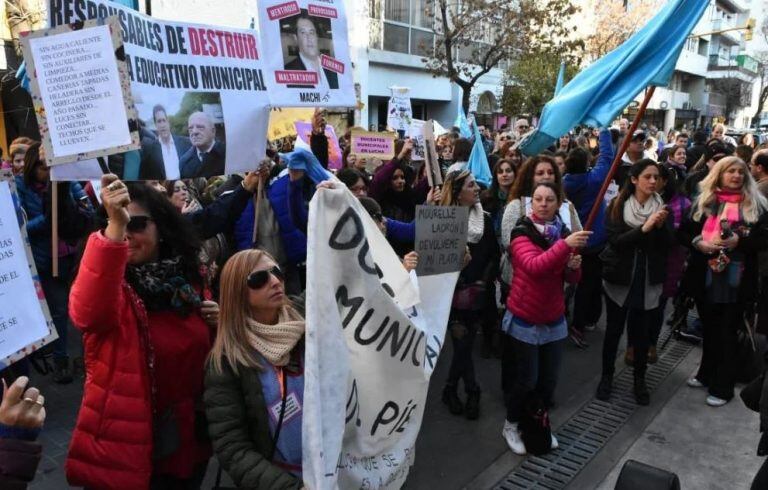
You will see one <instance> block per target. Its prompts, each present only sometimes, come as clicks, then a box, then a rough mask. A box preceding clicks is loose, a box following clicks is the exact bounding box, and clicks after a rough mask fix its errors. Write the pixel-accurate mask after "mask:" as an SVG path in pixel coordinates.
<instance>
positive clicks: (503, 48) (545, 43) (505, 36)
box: [423, 0, 582, 112]
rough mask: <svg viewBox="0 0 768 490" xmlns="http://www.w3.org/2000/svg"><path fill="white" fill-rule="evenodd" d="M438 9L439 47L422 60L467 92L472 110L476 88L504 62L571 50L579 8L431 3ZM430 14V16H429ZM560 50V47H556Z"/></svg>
mask: <svg viewBox="0 0 768 490" xmlns="http://www.w3.org/2000/svg"><path fill="white" fill-rule="evenodd" d="M426 3H427V4H428V5H430V6H431V7H432V8H433V9H434V11H433V12H431V14H432V15H433V16H434V18H435V29H434V32H435V37H436V40H435V48H434V50H428V56H427V57H426V58H424V59H423V61H424V63H425V65H426V68H427V70H429V71H430V72H431V73H432V75H433V76H435V77H446V78H448V79H449V80H450V81H451V82H453V83H455V84H456V85H458V86H459V87H461V90H462V98H461V104H462V107H463V108H464V111H465V112H466V111H467V110H468V109H469V101H470V95H471V94H472V88H473V87H474V86H475V84H476V83H477V81H478V80H479V79H480V78H481V77H482V76H483V75H485V74H487V73H488V72H490V71H491V70H492V69H493V68H495V67H496V66H498V65H499V63H500V62H501V61H503V60H508V61H513V60H517V59H520V58H521V57H522V56H523V55H525V54H526V53H530V52H532V51H554V50H557V49H565V50H570V49H573V48H574V47H577V46H581V45H582V43H581V42H580V41H578V40H573V39H572V37H573V36H572V34H573V31H575V29H576V28H575V26H569V25H568V22H569V20H570V18H571V16H572V15H573V14H575V13H576V12H577V10H578V9H577V8H576V7H575V6H574V5H573V4H572V3H571V0H517V1H509V0H461V1H459V0H427V1H426ZM428 14H429V13H428ZM556 48H557V49H556Z"/></svg>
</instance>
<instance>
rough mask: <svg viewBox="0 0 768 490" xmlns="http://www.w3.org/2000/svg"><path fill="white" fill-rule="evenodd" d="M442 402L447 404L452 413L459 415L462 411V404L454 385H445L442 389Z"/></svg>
mask: <svg viewBox="0 0 768 490" xmlns="http://www.w3.org/2000/svg"><path fill="white" fill-rule="evenodd" d="M443 403H445V404H446V405H448V410H450V412H451V413H452V414H453V415H461V413H462V412H463V411H464V404H463V403H462V402H461V399H460V398H459V395H458V394H457V393H456V387H455V386H446V387H445V389H443Z"/></svg>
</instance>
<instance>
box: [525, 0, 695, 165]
mask: <svg viewBox="0 0 768 490" xmlns="http://www.w3.org/2000/svg"><path fill="white" fill-rule="evenodd" d="M707 5H709V0H671V1H669V2H668V3H667V4H666V5H665V6H664V8H663V9H662V10H661V12H659V13H658V14H657V15H656V16H655V17H654V18H653V19H651V20H650V22H648V24H646V25H645V27H643V28H642V29H641V30H640V31H638V32H637V33H636V34H635V35H634V36H632V37H631V38H629V39H628V40H627V41H626V42H624V44H622V45H621V46H619V47H618V48H616V49H615V50H613V51H611V52H610V53H608V54H607V55H605V56H604V57H602V58H600V59H599V60H597V61H595V62H594V63H593V64H592V65H590V66H589V67H587V68H586V69H584V70H583V71H582V72H581V73H579V74H578V75H576V76H575V77H574V78H573V80H571V81H570V82H568V84H567V85H566V86H564V87H563V88H562V90H560V91H559V92H558V94H557V95H556V96H555V98H553V99H552V100H550V101H549V102H548V103H547V105H546V106H545V107H544V110H543V111H542V113H541V119H540V122H539V126H538V128H537V129H536V131H534V132H533V133H531V134H530V135H529V136H528V137H527V138H526V139H525V141H523V143H522V144H521V145H520V150H521V151H522V152H523V153H524V154H526V155H536V154H538V153H539V152H541V151H542V150H544V149H545V148H547V147H548V146H550V145H552V144H553V143H555V142H556V141H557V138H559V137H560V136H561V135H563V134H565V133H567V132H568V131H570V130H571V129H572V128H573V127H575V126H577V125H579V124H586V125H589V126H594V127H601V126H602V127H604V126H608V125H609V124H610V122H611V121H612V120H613V119H614V118H615V117H616V116H617V115H618V114H619V112H620V111H622V110H623V109H624V108H625V107H626V106H627V104H629V103H630V102H631V101H632V100H633V99H634V98H635V96H637V94H638V93H640V92H641V91H642V90H643V89H645V88H646V87H648V86H650V85H655V86H665V85H667V84H668V83H669V80H670V78H672V73H673V72H674V70H675V64H676V63H677V59H678V57H679V56H680V51H681V50H682V49H683V45H684V44H685V40H686V38H687V37H688V35H689V34H690V33H691V31H692V30H693V28H694V26H695V25H696V24H697V23H698V22H699V19H700V18H701V15H702V14H703V13H704V10H705V9H706V8H707Z"/></svg>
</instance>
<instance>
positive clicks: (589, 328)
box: [584, 323, 597, 332]
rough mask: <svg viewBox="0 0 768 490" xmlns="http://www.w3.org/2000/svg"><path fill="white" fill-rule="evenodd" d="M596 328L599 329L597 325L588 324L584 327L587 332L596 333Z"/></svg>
mask: <svg viewBox="0 0 768 490" xmlns="http://www.w3.org/2000/svg"><path fill="white" fill-rule="evenodd" d="M596 328H597V324H596V323H587V324H586V325H584V330H585V331H586V332H594V331H595V329H596Z"/></svg>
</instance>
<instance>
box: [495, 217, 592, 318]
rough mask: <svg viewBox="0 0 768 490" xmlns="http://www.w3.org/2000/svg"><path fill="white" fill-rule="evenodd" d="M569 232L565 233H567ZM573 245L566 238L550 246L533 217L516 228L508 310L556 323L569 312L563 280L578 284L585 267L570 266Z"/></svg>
mask: <svg viewBox="0 0 768 490" xmlns="http://www.w3.org/2000/svg"><path fill="white" fill-rule="evenodd" d="M567 233H568V231H567V230H566V233H565V234H564V235H563V236H567ZM571 252H572V251H571V248H570V247H569V246H568V244H567V243H565V240H564V239H563V238H561V239H559V240H558V241H556V242H555V243H554V244H552V245H550V244H549V243H548V242H547V241H546V240H545V239H544V237H543V236H542V235H541V234H540V233H539V232H538V231H537V230H536V228H535V227H534V224H533V222H532V221H531V220H530V219H529V218H527V217H526V218H523V219H521V220H520V222H519V224H518V226H517V227H515V229H514V230H513V231H512V242H511V243H510V245H509V255H510V257H511V258H512V267H513V268H514V271H515V274H514V276H513V277H512V287H511V288H510V291H509V296H508V297H507V309H508V310H509V311H511V312H512V314H513V315H514V316H515V317H519V318H521V319H523V320H525V321H526V322H528V323H531V324H534V325H546V324H550V323H553V322H556V321H557V320H559V319H560V318H562V316H563V315H564V314H565V296H564V294H563V290H564V288H563V285H564V284H563V283H564V282H569V283H571V284H575V283H577V282H579V280H580V279H581V269H576V270H570V269H568V268H567V264H568V258H569V257H570V255H571Z"/></svg>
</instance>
